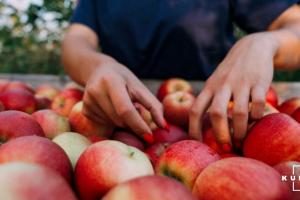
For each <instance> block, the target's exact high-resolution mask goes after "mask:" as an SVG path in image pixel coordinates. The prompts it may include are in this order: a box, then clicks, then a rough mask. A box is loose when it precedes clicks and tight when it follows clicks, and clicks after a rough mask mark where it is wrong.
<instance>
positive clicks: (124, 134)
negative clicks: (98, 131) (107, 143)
mask: <svg viewBox="0 0 300 200" xmlns="http://www.w3.org/2000/svg"><path fill="white" fill-rule="evenodd" d="M112 139H113V140H117V141H120V142H123V143H124V144H127V145H129V146H133V147H135V148H138V149H139V150H141V151H144V149H145V145H144V143H143V142H142V141H141V140H140V139H139V138H137V136H136V135H135V134H134V133H132V132H128V131H122V130H119V131H116V132H115V133H114V135H113V137H112Z"/></svg>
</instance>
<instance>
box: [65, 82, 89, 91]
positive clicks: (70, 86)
mask: <svg viewBox="0 0 300 200" xmlns="http://www.w3.org/2000/svg"><path fill="white" fill-rule="evenodd" d="M64 89H77V90H80V91H82V92H83V91H84V88H83V87H81V86H80V85H78V84H77V83H75V82H68V83H67V84H66V85H65V87H64Z"/></svg>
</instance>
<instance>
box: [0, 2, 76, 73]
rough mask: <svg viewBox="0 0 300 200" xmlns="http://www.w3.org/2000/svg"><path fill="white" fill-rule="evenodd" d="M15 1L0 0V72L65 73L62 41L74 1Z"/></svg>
mask: <svg viewBox="0 0 300 200" xmlns="http://www.w3.org/2000/svg"><path fill="white" fill-rule="evenodd" d="M23 1H25V0H23ZM12 2H13V1H8V0H7V1H5V0H4V1H1V2H0V13H1V15H0V72H10V73H49V74H57V73H62V72H63V70H62V67H61V64H60V41H61V38H62V37H63V32H64V30H65V28H66V27H67V24H68V20H69V18H70V16H71V13H72V9H73V6H74V2H73V1H71V0H44V1H43V0H41V1H28V0H27V6H25V8H23V9H21V8H20V7H18V4H17V3H18V2H16V1H14V2H15V3H14V4H13V3H12ZM38 2H39V3H38ZM19 3H21V1H19ZM22 4H24V3H23V2H22ZM24 5H25V4H24Z"/></svg>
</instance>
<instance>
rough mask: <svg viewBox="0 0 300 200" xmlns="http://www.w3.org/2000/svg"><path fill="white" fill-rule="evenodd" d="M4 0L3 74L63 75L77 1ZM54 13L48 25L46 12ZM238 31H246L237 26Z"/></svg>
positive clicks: (291, 75) (292, 76)
mask: <svg viewBox="0 0 300 200" xmlns="http://www.w3.org/2000/svg"><path fill="white" fill-rule="evenodd" d="M8 1H9V0H1V1H0V22H1V20H2V22H3V21H8V23H2V24H1V23H0V73H36V74H63V73H64V72H63V69H62V66H61V63H60V41H61V39H62V38H63V33H64V30H65V29H66V27H67V25H68V21H69V19H70V17H71V14H72V10H73V8H74V6H75V3H74V2H75V1H74V0H73V1H72V0H43V1H42V2H43V3H42V5H38V4H34V3H31V4H30V5H29V7H28V9H26V10H23V11H20V10H18V9H16V8H15V7H13V6H11V5H10V4H9V3H7V2H8ZM49 13H50V14H51V15H52V18H51V23H54V24H55V27H56V28H54V29H53V28H52V29H51V28H50V29H49V28H48V27H47V23H49V20H48V21H47V20H46V19H44V18H45V17H44V16H45V15H47V14H49ZM236 34H237V35H239V36H242V35H243V34H244V33H243V32H241V31H240V30H239V29H236ZM274 79H275V80H281V81H297V80H300V71H296V72H275V77H274Z"/></svg>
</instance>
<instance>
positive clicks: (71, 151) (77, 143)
mask: <svg viewBox="0 0 300 200" xmlns="http://www.w3.org/2000/svg"><path fill="white" fill-rule="evenodd" d="M52 141H53V142H54V143H56V144H58V145H59V146H60V147H61V148H62V149H63V150H64V151H65V152H66V154H67V155H68V157H69V159H70V161H71V163H72V167H73V168H74V169H75V166H76V163H77V161H78V159H79V157H80V155H81V154H82V153H83V152H84V150H85V149H86V148H88V147H89V146H90V145H91V144H92V143H91V142H90V141H89V140H88V139H87V138H86V137H84V136H83V135H81V134H79V133H74V132H65V133H62V134H60V135H58V136H56V137H55V138H53V140H52Z"/></svg>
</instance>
